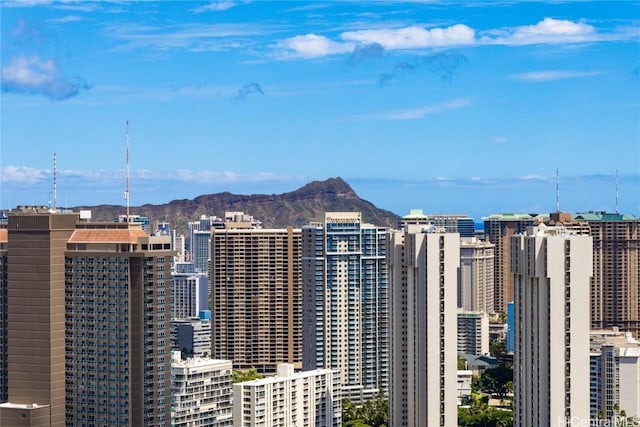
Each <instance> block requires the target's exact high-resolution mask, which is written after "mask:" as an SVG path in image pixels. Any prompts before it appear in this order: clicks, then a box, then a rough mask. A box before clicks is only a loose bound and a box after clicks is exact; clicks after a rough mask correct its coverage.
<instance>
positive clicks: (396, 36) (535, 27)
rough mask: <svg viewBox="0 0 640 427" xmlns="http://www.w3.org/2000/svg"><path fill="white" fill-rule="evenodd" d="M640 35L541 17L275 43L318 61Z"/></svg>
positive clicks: (282, 56) (633, 30)
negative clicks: (368, 52) (370, 48)
mask: <svg viewBox="0 0 640 427" xmlns="http://www.w3.org/2000/svg"><path fill="white" fill-rule="evenodd" d="M638 35H640V29H638V28H629V27H618V28H615V29H613V30H611V31H608V32H602V31H598V30H597V29H596V28H595V27H594V26H592V25H589V24H587V23H585V22H581V21H570V20H565V19H555V18H551V17H547V18H544V19H543V20H541V21H539V22H538V23H536V24H532V25H523V26H519V27H511V28H497V29H490V30H485V31H482V32H478V31H476V30H475V29H473V28H471V27H469V26H467V25H465V24H456V25H451V26H449V27H443V28H426V27H422V26H418V25H412V26H407V27H395V28H375V29H374V28H369V29H360V30H354V31H345V32H343V33H341V34H340V40H341V41H334V40H331V39H329V38H328V37H325V36H323V35H319V34H306V35H298V36H295V37H290V38H288V39H284V40H281V41H280V42H278V43H276V45H275V46H276V48H278V49H284V50H285V52H286V54H277V55H275V56H276V57H278V58H280V59H287V58H291V57H301V58H318V57H322V56H326V55H334V54H339V53H352V52H353V49H354V48H355V47H356V46H360V45H371V44H377V45H380V46H382V47H383V48H384V49H385V50H398V49H428V48H446V47H456V46H479V45H493V44H502V45H513V46H521V45H531V44H563V43H586V42H604V41H614V40H625V39H630V38H633V37H638Z"/></svg>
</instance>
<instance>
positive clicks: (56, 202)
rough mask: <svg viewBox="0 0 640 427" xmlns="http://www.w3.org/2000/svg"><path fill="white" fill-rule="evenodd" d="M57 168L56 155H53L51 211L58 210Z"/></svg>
mask: <svg viewBox="0 0 640 427" xmlns="http://www.w3.org/2000/svg"><path fill="white" fill-rule="evenodd" d="M57 177H58V172H57V167H56V153H53V210H54V211H55V210H57V208H58V183H57Z"/></svg>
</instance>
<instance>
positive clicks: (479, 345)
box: [458, 311, 489, 356]
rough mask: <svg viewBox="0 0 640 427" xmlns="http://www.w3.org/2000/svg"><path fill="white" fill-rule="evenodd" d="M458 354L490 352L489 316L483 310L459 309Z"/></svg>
mask: <svg viewBox="0 0 640 427" xmlns="http://www.w3.org/2000/svg"><path fill="white" fill-rule="evenodd" d="M458 354H473V355H476V356H477V355H481V354H485V355H486V354H489V316H488V315H487V313H485V312H482V311H458Z"/></svg>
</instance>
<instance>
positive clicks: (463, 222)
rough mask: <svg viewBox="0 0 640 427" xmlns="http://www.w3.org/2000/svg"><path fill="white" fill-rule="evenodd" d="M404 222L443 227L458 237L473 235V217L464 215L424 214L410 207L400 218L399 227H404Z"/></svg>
mask: <svg viewBox="0 0 640 427" xmlns="http://www.w3.org/2000/svg"><path fill="white" fill-rule="evenodd" d="M405 224H419V225H433V226H435V227H438V228H444V230H445V231H446V232H447V233H458V234H460V237H473V236H474V235H475V223H474V222H473V218H470V217H468V216H466V215H453V214H448V215H446V214H425V213H424V212H423V211H422V209H411V210H410V211H409V214H408V215H405V216H403V217H402V218H400V221H399V223H398V226H399V229H402V228H404V226H405Z"/></svg>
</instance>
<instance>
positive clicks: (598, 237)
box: [575, 212, 640, 338]
mask: <svg viewBox="0 0 640 427" xmlns="http://www.w3.org/2000/svg"><path fill="white" fill-rule="evenodd" d="M575 219H576V220H577V221H586V222H587V224H588V225H589V229H590V234H591V236H592V237H593V278H592V280H591V327H592V328H597V329H606V328H612V327H617V328H619V329H620V330H623V331H631V332H633V334H634V335H635V336H636V338H640V218H638V217H636V216H633V215H621V214H609V213H604V212H587V213H578V214H576V215H575Z"/></svg>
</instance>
